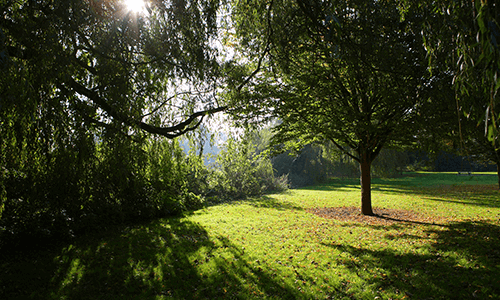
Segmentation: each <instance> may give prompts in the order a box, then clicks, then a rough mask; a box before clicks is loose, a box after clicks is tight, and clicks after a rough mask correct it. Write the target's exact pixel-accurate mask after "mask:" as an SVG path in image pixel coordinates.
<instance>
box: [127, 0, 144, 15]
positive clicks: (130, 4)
mask: <svg viewBox="0 0 500 300" xmlns="http://www.w3.org/2000/svg"><path fill="white" fill-rule="evenodd" d="M125 6H126V7H127V9H128V10H129V11H131V12H134V13H142V12H143V11H144V9H145V3H144V0H125Z"/></svg>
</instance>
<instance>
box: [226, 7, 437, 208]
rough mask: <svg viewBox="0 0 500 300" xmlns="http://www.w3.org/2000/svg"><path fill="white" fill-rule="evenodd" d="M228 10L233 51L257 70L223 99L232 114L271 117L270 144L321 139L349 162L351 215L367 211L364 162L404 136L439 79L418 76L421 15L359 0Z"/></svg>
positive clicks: (410, 133) (408, 138)
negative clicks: (357, 194) (274, 122)
mask: <svg viewBox="0 0 500 300" xmlns="http://www.w3.org/2000/svg"><path fill="white" fill-rule="evenodd" d="M233 10H234V13H233V16H234V22H235V24H236V25H235V26H236V36H237V37H238V41H239V43H240V44H239V47H240V48H239V49H240V51H243V52H244V53H245V54H246V55H247V57H252V55H253V57H255V59H253V60H252V59H247V60H246V64H249V63H250V64H252V63H253V64H257V65H260V66H262V68H261V72H260V73H259V74H258V75H256V76H255V77H254V80H252V81H251V82H250V83H249V84H248V85H247V86H246V87H244V88H243V89H242V90H241V91H240V92H239V93H234V94H233V95H232V96H233V101H234V102H233V105H234V107H235V110H234V112H235V113H237V116H239V117H242V116H244V117H247V118H248V117H255V118H257V119H259V118H260V119H262V118H276V119H278V120H279V122H280V125H278V126H277V127H276V136H275V139H274V141H275V142H276V143H281V144H286V143H287V142H290V141H301V142H311V141H321V140H329V141H331V142H332V143H333V144H334V145H335V146H336V147H337V148H338V149H340V150H341V151H343V152H344V153H345V154H346V155H348V156H350V157H351V158H353V159H354V160H356V161H357V162H359V165H360V173H361V175H360V182H361V212H362V213H363V214H365V215H372V214H373V210H372V201H371V171H370V170H371V165H372V162H373V161H374V160H375V158H376V157H377V155H378V154H379V153H380V151H381V150H382V148H383V147H387V146H391V145H398V144H402V143H411V142H412V139H413V137H414V135H415V133H416V131H417V130H418V122H421V121H422V117H423V116H422V115H419V113H420V112H421V108H422V107H423V106H425V105H424V104H425V103H427V102H428V101H429V99H430V94H431V93H430V90H432V89H433V88H435V87H436V81H439V80H437V79H436V78H434V81H433V79H432V78H431V79H428V76H427V74H428V71H427V68H426V65H427V64H426V57H425V55H426V54H425V49H424V48H423V40H422V36H421V31H422V27H421V24H422V22H423V18H424V15H425V14H424V13H425V11H423V10H417V9H415V10H413V9H408V8H407V7H406V8H404V7H400V6H399V5H398V1H361V0H358V1H356V0H355V1H336V0H330V1H315V0H269V1H236V2H235V4H234V7H233ZM262 53H265V54H266V56H265V58H262V57H261V56H259V54H262ZM259 57H260V58H259Z"/></svg>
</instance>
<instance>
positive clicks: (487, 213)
mask: <svg viewBox="0 0 500 300" xmlns="http://www.w3.org/2000/svg"><path fill="white" fill-rule="evenodd" d="M421 177H422V178H416V179H415V178H414V179H411V178H402V179H401V180H404V181H392V180H385V179H384V180H382V179H377V180H376V181H375V183H374V191H373V203H374V206H375V207H376V208H377V207H385V208H388V209H389V208H390V209H395V210H405V209H406V210H408V209H409V210H413V211H414V212H418V214H421V215H422V218H424V219H423V220H425V217H427V216H429V217H432V216H443V217H446V220H449V221H446V222H439V223H433V222H426V221H419V220H416V221H414V220H406V221H405V220H403V221H394V222H391V223H388V224H387V225H383V224H380V223H367V222H363V221H353V220H340V219H326V218H323V217H321V216H317V215H314V214H312V213H310V212H309V210H310V209H311V208H315V207H316V208H317V207H343V206H354V207H357V206H358V205H359V189H355V188H351V186H350V185H349V183H348V185H347V186H346V187H342V184H341V182H340V181H339V182H334V183H333V184H330V185H328V184H326V185H322V186H320V187H318V188H316V189H315V188H314V187H311V188H307V189H298V190H291V191H289V192H287V193H282V194H277V195H267V196H265V197H257V198H251V199H246V200H238V201H231V202H227V203H221V204H217V205H211V206H207V207H205V208H203V209H200V210H197V211H194V212H192V213H189V214H186V215H185V216H184V217H179V218H166V219H160V220H157V221H154V222H150V223H145V224H137V225H134V226H130V227H127V228H117V229H115V230H111V231H106V232H103V233H100V234H92V235H89V236H87V237H83V238H79V239H77V240H75V241H73V242H72V243H70V244H64V245H61V246H54V247H53V248H51V249H47V250H43V251H40V252H33V251H25V252H17V253H10V254H5V255H3V256H2V259H1V260H0V267H1V270H2V271H1V272H0V282H1V286H0V298H2V299H9V298H28V297H31V298H39V299H96V298H98V299H332V298H334V299H375V298H376V297H379V298H380V299H406V298H412V299H431V298H432V299H448V298H461V299H468V298H478V299H488V298H499V297H500V286H498V284H497V281H498V278H500V252H499V251H500V250H499V249H500V240H499V237H500V221H499V216H500V207H499V206H498V204H497V203H496V202H495V201H498V200H497V199H498V191H497V190H496V189H494V188H491V187H489V186H488V185H477V186H469V185H464V184H461V182H458V184H455V185H447V186H442V185H433V184H430V183H427V184H425V182H424V180H425V178H427V180H428V179H429V177H428V176H421ZM396 180H398V179H396ZM412 180H416V181H413V183H412ZM419 181H422V184H420V185H419V184H416V183H418V182H419ZM348 182H349V181H348ZM388 211H389V210H388ZM30 250H31V249H30Z"/></svg>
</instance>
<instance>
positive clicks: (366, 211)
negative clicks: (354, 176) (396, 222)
mask: <svg viewBox="0 0 500 300" xmlns="http://www.w3.org/2000/svg"><path fill="white" fill-rule="evenodd" d="M360 156H361V157H360V161H359V166H360V170H361V175H360V183H361V213H362V214H363V215H365V216H373V215H374V214H373V210H372V192H371V181H372V179H371V164H372V161H371V160H370V159H369V157H368V154H364V155H360Z"/></svg>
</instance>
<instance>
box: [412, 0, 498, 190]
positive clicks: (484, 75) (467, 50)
mask: <svg viewBox="0 0 500 300" xmlns="http://www.w3.org/2000/svg"><path fill="white" fill-rule="evenodd" d="M421 5H430V4H428V3H421ZM432 5H433V6H434V11H435V12H436V14H437V15H438V16H439V17H438V18H435V19H434V20H433V21H432V22H427V23H426V26H424V31H423V33H424V36H425V37H426V39H425V44H426V49H427V51H428V53H429V55H428V57H429V66H430V67H431V68H435V67H436V65H442V64H446V65H447V66H448V68H449V71H448V73H449V74H452V75H453V83H454V84H453V87H454V89H455V94H456V105H455V106H456V110H457V112H458V116H457V117H458V119H457V120H458V121H457V122H456V123H457V126H456V127H459V128H458V130H456V133H457V136H458V137H459V140H460V144H461V148H463V152H464V154H468V155H472V156H473V157H475V158H476V159H478V160H479V161H483V162H484V161H489V162H493V163H495V164H496V165H497V166H499V167H500V155H499V149H500V144H499V140H500V130H499V128H500V116H499V114H498V111H497V108H498V105H499V101H500V97H499V94H498V91H499V89H500V77H499V75H500V74H499V71H500V46H499V41H500V26H499V21H500V20H499V16H500V6H499V5H498V4H497V3H495V1H479V0H474V1H433V2H432ZM488 143H489V144H490V145H488ZM499 172H500V169H499ZM499 174H500V173H499ZM499 180H500V176H499Z"/></svg>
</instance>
